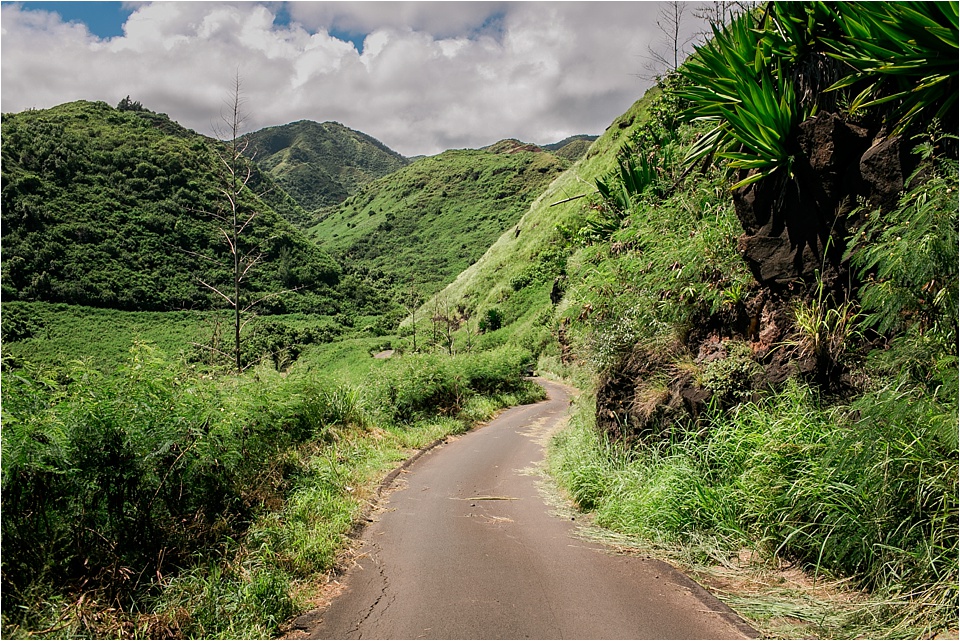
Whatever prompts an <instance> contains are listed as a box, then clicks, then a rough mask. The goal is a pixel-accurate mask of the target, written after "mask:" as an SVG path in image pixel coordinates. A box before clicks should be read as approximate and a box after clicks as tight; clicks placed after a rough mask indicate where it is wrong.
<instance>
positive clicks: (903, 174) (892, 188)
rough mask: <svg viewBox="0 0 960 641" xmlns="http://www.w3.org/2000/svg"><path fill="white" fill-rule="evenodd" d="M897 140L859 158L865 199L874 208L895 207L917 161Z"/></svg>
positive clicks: (887, 141)
mask: <svg viewBox="0 0 960 641" xmlns="http://www.w3.org/2000/svg"><path fill="white" fill-rule="evenodd" d="M905 147H906V145H905V144H904V141H903V139H902V138H901V137H900V136H896V137H893V138H888V139H887V140H883V141H881V142H878V143H877V144H875V145H873V146H872V147H870V148H869V149H867V150H866V152H864V154H863V155H862V157H861V158H860V163H859V170H860V175H861V176H862V177H863V183H864V188H865V189H864V195H865V196H866V197H867V199H868V200H869V201H870V204H872V205H873V206H875V207H881V208H884V209H887V208H891V207H894V206H896V204H897V198H898V197H899V195H900V192H901V191H903V187H904V184H905V183H906V180H907V177H908V176H909V175H910V173H911V172H912V171H913V170H914V169H915V168H916V161H915V160H914V159H913V158H912V157H911V155H910V154H909V153H907V150H906V149H905Z"/></svg>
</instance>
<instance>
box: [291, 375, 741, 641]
mask: <svg viewBox="0 0 960 641" xmlns="http://www.w3.org/2000/svg"><path fill="white" fill-rule="evenodd" d="M540 383H541V384H542V385H543V386H544V387H545V388H546V389H547V392H548V394H549V399H548V400H546V401H543V402H540V403H537V404H535V405H526V406H521V407H515V408H512V409H510V410H507V411H506V412H504V413H502V414H501V415H500V416H499V417H498V418H497V419H496V420H494V421H492V422H491V423H490V424H488V425H486V426H484V427H482V428H480V429H477V430H474V431H472V432H470V433H468V434H465V435H464V436H462V437H460V438H458V439H456V440H453V441H451V442H449V443H446V444H445V445H443V446H440V447H437V448H435V449H433V450H431V451H429V452H427V453H425V454H424V455H423V456H422V457H420V458H419V459H418V460H417V461H416V462H415V463H414V464H412V465H411V466H410V467H409V469H407V470H405V471H404V474H402V475H400V477H399V479H400V480H399V482H398V483H397V484H396V485H397V487H396V488H395V490H394V491H393V492H392V493H390V495H389V497H388V499H385V500H384V501H383V504H382V505H381V507H380V509H378V511H377V512H376V513H375V515H374V522H373V523H371V524H370V526H369V527H368V528H367V529H366V530H365V532H364V536H363V544H362V545H363V547H362V550H361V554H360V556H359V558H358V561H357V564H356V565H355V566H354V567H353V569H351V570H350V571H349V572H348V573H347V575H346V576H345V578H344V579H343V583H344V584H345V586H346V590H345V591H344V592H343V593H342V594H341V595H340V596H339V597H337V598H335V599H334V600H333V602H332V603H331V604H330V605H329V607H327V608H326V609H325V610H318V611H315V612H312V613H309V614H307V615H304V616H302V617H300V618H299V619H297V620H296V621H295V622H294V631H293V633H291V635H289V636H290V637H291V638H311V639H361V638H365V639H419V638H424V639H571V638H572V639H603V638H610V639H616V638H620V639H656V638H662V639H704V638H705V639H743V638H750V637H753V636H755V633H754V632H753V631H752V630H751V628H750V627H749V626H747V625H746V624H745V623H743V622H742V621H741V620H740V619H738V618H737V617H736V615H735V614H733V612H732V611H731V610H729V608H727V607H726V606H724V605H723V604H721V603H720V602H719V601H718V600H717V599H716V598H714V597H712V596H711V595H710V594H708V593H707V592H706V591H704V590H703V589H702V588H701V587H700V586H698V585H697V584H696V583H694V582H693V581H691V580H690V579H688V578H686V577H685V576H684V575H682V574H680V573H679V572H677V571H676V570H674V569H673V568H672V567H671V566H669V565H667V564H665V563H663V562H660V561H654V560H645V559H641V558H637V557H629V556H622V555H616V554H613V553H611V552H610V551H609V550H608V549H606V548H605V547H604V546H603V545H600V544H593V543H586V542H584V541H582V540H580V539H578V538H576V537H575V536H574V527H575V525H576V524H575V523H573V522H571V521H570V520H567V519H564V518H561V517H558V516H555V515H554V514H552V513H551V508H550V507H548V506H547V505H546V504H545V503H544V500H543V498H542V497H541V494H540V492H539V491H538V489H537V481H538V479H539V476H538V474H539V472H538V471H537V470H536V465H537V463H539V462H540V461H542V459H543V446H542V441H543V436H544V435H545V434H548V433H550V432H551V431H552V430H553V429H554V428H555V427H556V426H557V425H558V424H559V422H560V421H562V420H563V419H564V418H565V416H566V414H567V411H568V408H569V394H568V391H567V389H566V388H564V387H563V386H561V385H558V384H556V383H551V382H548V381H540Z"/></svg>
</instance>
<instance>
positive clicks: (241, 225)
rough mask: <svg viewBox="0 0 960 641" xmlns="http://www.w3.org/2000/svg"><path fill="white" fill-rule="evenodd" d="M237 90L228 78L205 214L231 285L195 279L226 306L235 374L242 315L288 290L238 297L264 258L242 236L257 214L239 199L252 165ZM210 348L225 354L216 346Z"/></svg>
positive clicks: (244, 198)
mask: <svg viewBox="0 0 960 641" xmlns="http://www.w3.org/2000/svg"><path fill="white" fill-rule="evenodd" d="M241 89H242V88H241V83H240V74H239V73H238V74H237V75H236V77H235V80H234V85H233V91H232V94H231V95H230V97H229V98H228V99H227V100H226V101H225V103H226V104H225V110H224V111H223V112H222V113H221V115H220V117H221V120H222V125H221V127H219V128H215V133H216V135H217V138H219V139H220V141H221V142H222V143H224V144H223V145H222V146H218V147H217V151H216V154H217V157H218V159H219V161H220V178H221V180H220V185H219V186H218V189H219V191H220V194H221V195H222V196H223V199H222V201H221V205H222V206H221V207H220V208H219V209H218V210H217V211H212V212H207V213H208V214H209V215H210V216H211V217H212V218H214V219H215V220H217V221H218V230H219V232H220V236H222V238H223V241H224V243H225V244H226V246H227V250H228V257H229V260H230V263H231V264H230V265H228V269H229V271H230V273H231V282H230V283H229V284H228V285H227V286H226V287H216V286H214V285H212V284H210V283H208V282H206V281H205V280H203V279H198V280H199V281H200V283H201V284H202V285H203V286H204V287H207V288H208V289H210V290H211V291H213V292H214V293H216V294H217V295H219V296H220V297H221V298H223V299H224V300H225V301H226V302H227V305H228V306H229V307H230V308H232V309H233V320H234V322H233V334H234V341H233V354H231V355H229V356H231V358H232V360H233V362H234V366H235V367H236V370H237V372H238V373H239V372H242V371H243V363H242V362H241V345H242V343H241V331H242V330H243V327H244V326H245V325H246V323H247V320H249V319H247V320H244V315H246V314H247V313H248V312H250V311H251V310H252V309H253V308H254V307H255V306H256V305H257V304H259V303H261V302H263V301H264V300H266V299H268V298H272V297H274V296H278V295H280V294H282V293H286V292H288V291H293V290H284V291H280V292H273V293H270V294H267V295H265V296H261V297H260V298H257V299H256V300H248V299H245V298H244V293H245V292H244V285H245V284H246V281H247V276H248V274H249V273H250V270H252V269H253V268H254V267H256V266H257V265H258V264H260V263H261V262H262V261H263V259H264V257H265V255H264V253H263V252H262V251H261V250H260V247H259V244H258V243H256V242H249V241H247V239H245V237H244V234H245V233H248V232H249V231H250V229H251V225H252V224H253V222H254V221H255V220H256V218H257V217H258V216H259V214H260V211H259V209H257V207H256V206H254V205H253V204H251V203H252V202H255V199H254V198H251V195H250V194H247V195H246V196H244V192H249V188H250V181H251V180H252V179H253V164H252V163H251V162H249V161H248V160H247V159H245V158H244V153H245V152H246V150H247V144H248V143H247V141H246V140H244V139H243V138H242V127H243V122H244V119H245V117H246V114H245V113H244V111H243V103H244V100H243V93H242V91H241ZM251 298H252V297H251ZM210 349H212V350H213V351H216V352H219V353H221V354H223V355H225V356H226V355H227V354H226V353H225V352H221V351H220V350H219V349H217V348H216V347H211V348H210Z"/></svg>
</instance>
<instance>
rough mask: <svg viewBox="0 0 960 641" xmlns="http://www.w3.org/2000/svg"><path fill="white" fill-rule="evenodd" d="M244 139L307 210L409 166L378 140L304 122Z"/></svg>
mask: <svg viewBox="0 0 960 641" xmlns="http://www.w3.org/2000/svg"><path fill="white" fill-rule="evenodd" d="M245 139H246V140H247V141H249V143H250V146H249V148H248V150H247V151H248V153H249V154H250V155H251V157H253V158H254V159H255V160H256V162H257V164H258V165H260V167H262V168H263V169H265V170H266V171H267V172H268V173H269V174H270V175H271V176H272V177H273V178H274V179H275V180H276V181H277V183H278V184H279V185H280V186H281V187H283V189H284V190H286V192H287V193H289V194H290V195H291V196H292V197H293V198H294V199H295V200H296V201H297V203H299V204H300V206H302V207H303V208H304V209H306V210H308V211H313V210H315V209H317V208H319V207H324V206H328V205H334V204H337V203H339V202H342V201H343V200H344V199H346V198H347V197H348V196H350V195H351V194H353V193H354V192H356V191H357V190H358V189H359V188H360V187H362V186H363V185H365V184H367V183H369V182H371V181H373V180H376V179H377V178H381V177H383V176H386V175H387V174H389V173H391V172H394V171H396V170H398V169H400V168H401V167H403V166H405V165H406V164H407V163H408V161H407V159H405V158H404V157H403V156H401V155H400V154H398V153H397V152H395V151H393V150H391V149H389V148H388V147H387V146H386V145H384V144H383V143H381V142H380V141H378V140H375V139H374V138H371V137H370V136H368V135H366V134H364V133H361V132H359V131H354V130H352V129H349V128H347V127H344V126H343V125H341V124H340V123H336V122H324V123H319V122H313V121H309V120H300V121H298V122H292V123H290V124H287V125H281V126H278V127H267V128H266V129H261V130H260V131H256V132H253V133H251V134H248V135H247V136H245Z"/></svg>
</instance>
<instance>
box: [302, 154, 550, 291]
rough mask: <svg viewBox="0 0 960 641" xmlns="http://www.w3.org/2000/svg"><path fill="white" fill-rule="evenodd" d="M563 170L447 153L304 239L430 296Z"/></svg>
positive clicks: (362, 195)
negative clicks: (413, 285) (311, 238)
mask: <svg viewBox="0 0 960 641" xmlns="http://www.w3.org/2000/svg"><path fill="white" fill-rule="evenodd" d="M565 167H566V162H565V161H563V160H561V159H559V158H557V157H556V156H554V155H552V154H547V153H535V152H529V151H517V152H515V153H509V152H504V153H493V152H490V151H484V150H455V151H447V152H444V153H442V154H439V155H437V156H432V157H429V158H423V159H421V160H418V161H416V162H414V163H413V164H411V165H410V166H408V167H405V168H403V169H401V170H399V171H397V172H396V173H394V174H391V175H390V176H387V177H385V178H382V179H380V180H377V181H375V182H373V183H371V184H369V185H367V186H366V187H364V188H363V189H362V190H361V191H360V192H359V193H357V194H355V195H354V196H351V197H350V198H348V199H347V200H346V201H345V202H344V203H343V204H342V205H341V206H340V207H338V208H335V209H332V210H329V211H328V212H326V213H325V214H324V215H323V217H322V219H321V220H320V221H319V222H318V223H317V224H316V225H314V226H313V227H312V228H311V230H310V233H311V234H312V236H313V237H314V238H315V239H316V241H317V242H318V244H319V245H320V247H322V248H323V249H324V250H326V251H329V252H331V253H332V254H333V255H335V256H339V257H342V258H343V260H344V261H345V262H349V263H350V264H351V265H353V266H355V267H357V266H359V267H362V268H364V269H366V270H369V271H371V272H374V273H377V274H378V275H380V274H382V275H385V276H386V277H387V278H388V279H391V280H393V281H394V283H395V284H397V285H398V286H401V287H403V286H406V285H408V284H410V283H411V282H412V283H413V284H415V285H416V286H418V287H419V288H420V289H421V291H423V292H425V293H432V292H434V291H436V290H437V289H438V288H439V287H440V286H442V285H443V284H445V283H447V282H449V281H450V280H451V279H452V278H453V277H454V276H455V275H456V274H457V273H459V272H460V271H462V270H463V269H464V268H466V267H467V266H468V265H470V264H471V263H472V262H473V261H475V260H476V259H477V258H478V257H479V256H480V255H481V254H482V252H483V251H484V250H485V249H486V248H487V247H488V246H489V245H490V243H492V242H493V241H494V240H495V239H496V237H497V236H498V235H500V234H501V233H502V232H503V231H504V230H505V229H507V228H509V227H511V226H513V225H514V224H515V223H516V221H517V219H518V218H519V217H520V215H521V214H522V212H523V211H524V210H525V209H526V207H527V204H528V203H529V202H530V201H531V200H532V199H533V198H535V197H536V195H537V194H539V193H540V192H541V190H542V189H543V188H544V187H545V186H546V185H547V184H548V183H549V182H550V180H552V178H553V177H555V176H556V175H557V174H558V173H559V172H561V171H562V170H563V169H564V168H565Z"/></svg>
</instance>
